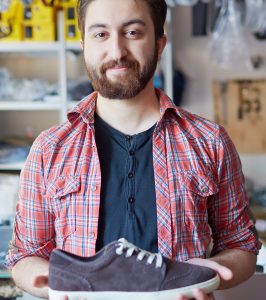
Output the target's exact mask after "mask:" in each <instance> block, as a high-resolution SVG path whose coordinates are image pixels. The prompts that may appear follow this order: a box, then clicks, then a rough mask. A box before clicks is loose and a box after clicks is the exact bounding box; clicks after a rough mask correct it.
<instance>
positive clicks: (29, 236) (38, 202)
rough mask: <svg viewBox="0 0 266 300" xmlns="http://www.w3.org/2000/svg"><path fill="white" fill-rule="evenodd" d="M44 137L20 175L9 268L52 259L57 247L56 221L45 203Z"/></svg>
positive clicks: (33, 148) (37, 142) (39, 141)
mask: <svg viewBox="0 0 266 300" xmlns="http://www.w3.org/2000/svg"><path fill="white" fill-rule="evenodd" d="M43 135H44V133H42V134H41V135H40V136H39V137H38V138H37V139H36V140H35V142H34V143H33V145H32V147H31V150H30V153H29V155H28V158H27V161H26V163H25V166H24V168H23V170H22V172H21V175H20V190H19V201H18V203H17V205H16V216H15V220H14V229H13V237H12V241H11V242H10V247H9V248H10V249H9V252H8V254H7V257H6V264H7V266H8V267H9V268H12V267H13V266H14V265H15V264H16V263H17V262H18V261H19V260H20V259H22V258H24V257H28V256H39V257H43V258H45V259H48V258H49V256H50V253H51V251H52V250H53V248H54V247H55V239H54V237H55V231H54V217H53V214H52V213H51V210H50V208H49V204H48V203H47V202H46V201H45V183H44V171H43V153H42V152H43V151H42V140H43Z"/></svg>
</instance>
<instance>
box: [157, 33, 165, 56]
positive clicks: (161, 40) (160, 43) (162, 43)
mask: <svg viewBox="0 0 266 300" xmlns="http://www.w3.org/2000/svg"><path fill="white" fill-rule="evenodd" d="M157 43H158V61H159V60H160V59H161V57H162V53H163V50H164V48H165V46H166V43H167V37H166V35H165V34H164V35H163V36H162V37H160V38H159V39H158V41H157Z"/></svg>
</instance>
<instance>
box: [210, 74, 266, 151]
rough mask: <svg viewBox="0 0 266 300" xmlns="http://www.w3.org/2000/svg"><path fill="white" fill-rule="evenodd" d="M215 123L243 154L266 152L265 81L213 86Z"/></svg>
mask: <svg viewBox="0 0 266 300" xmlns="http://www.w3.org/2000/svg"><path fill="white" fill-rule="evenodd" d="M213 98H214V110H215V119H216V121H217V122H218V123H219V124H221V125H223V126H224V127H225V128H226V130H227V132H228V133H229V135H230V137H231V138H232V140H233V142H234V144H235V146H236V148H237V150H238V151H239V152H240V153H247V154H249V153H250V154H251V153H257V154H259V153H266V135H265V129H266V79H265V80H230V81H224V82H214V83H213Z"/></svg>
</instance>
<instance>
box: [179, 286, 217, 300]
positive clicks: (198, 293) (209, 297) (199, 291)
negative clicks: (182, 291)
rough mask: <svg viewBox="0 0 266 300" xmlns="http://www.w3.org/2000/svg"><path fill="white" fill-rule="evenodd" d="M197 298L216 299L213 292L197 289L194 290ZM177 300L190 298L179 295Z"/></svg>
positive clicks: (198, 299) (203, 299)
mask: <svg viewBox="0 0 266 300" xmlns="http://www.w3.org/2000/svg"><path fill="white" fill-rule="evenodd" d="M193 295H194V299H195V300H214V297H213V294H209V295H206V294H205V293H204V292H203V291H202V290H200V289H195V290H194V291H193ZM176 300H189V299H188V298H187V297H184V296H178V297H177V298H176Z"/></svg>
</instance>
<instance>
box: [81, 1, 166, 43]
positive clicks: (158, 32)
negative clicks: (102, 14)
mask: <svg viewBox="0 0 266 300" xmlns="http://www.w3.org/2000/svg"><path fill="white" fill-rule="evenodd" d="M92 1H94V0H77V12H78V25H79V30H80V32H81V38H82V39H84V24H85V17H86V11H87V7H88V5H89V4H90V3H91V2H92ZM142 1H145V2H146V3H147V4H148V7H149V9H150V13H151V17H152V21H153V24H154V29H155V37H156V39H158V38H160V37H162V36H163V34H164V23H165V19H166V13H167V5H166V2H165V0H142Z"/></svg>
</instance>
